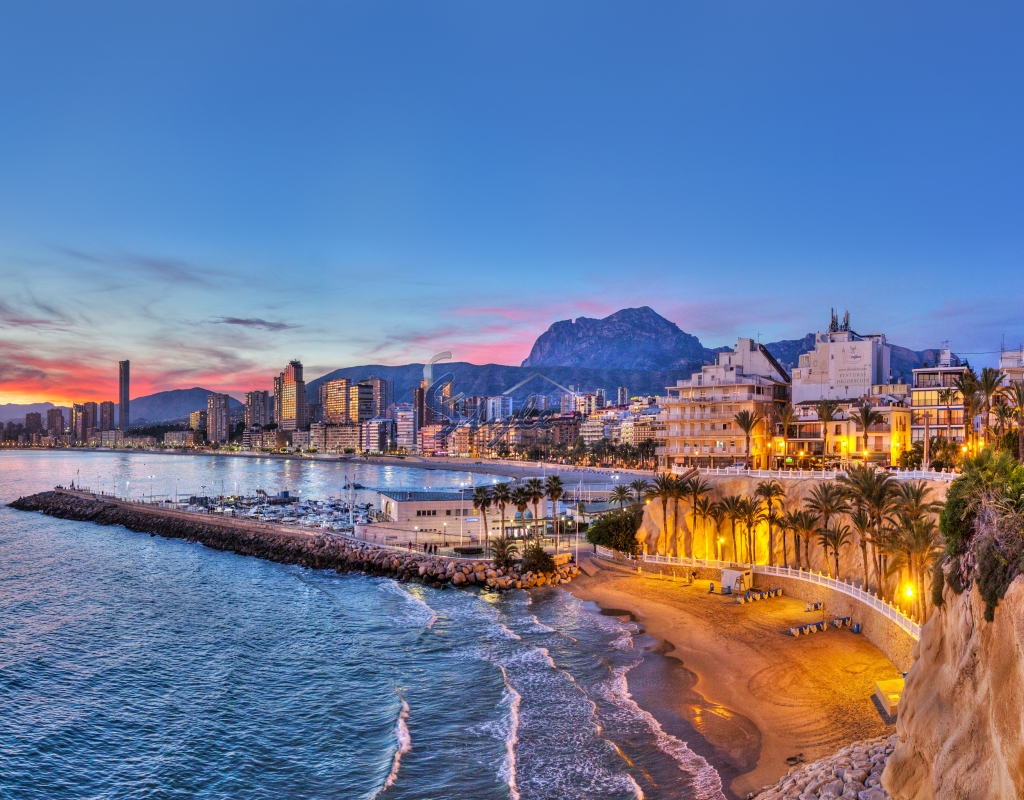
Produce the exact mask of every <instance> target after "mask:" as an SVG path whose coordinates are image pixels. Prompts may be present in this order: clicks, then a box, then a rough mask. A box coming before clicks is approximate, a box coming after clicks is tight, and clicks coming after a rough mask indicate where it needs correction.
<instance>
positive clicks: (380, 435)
mask: <svg viewBox="0 0 1024 800" xmlns="http://www.w3.org/2000/svg"><path fill="white" fill-rule="evenodd" d="M359 429H360V437H359V439H360V445H361V449H362V450H363V451H364V452H369V453H387V452H388V451H390V450H391V448H392V447H393V446H394V442H395V421H394V420H393V419H378V418H375V419H370V420H367V421H366V422H364V423H362V424H361V425H360V426H359Z"/></svg>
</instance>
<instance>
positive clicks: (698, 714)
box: [566, 561, 900, 798]
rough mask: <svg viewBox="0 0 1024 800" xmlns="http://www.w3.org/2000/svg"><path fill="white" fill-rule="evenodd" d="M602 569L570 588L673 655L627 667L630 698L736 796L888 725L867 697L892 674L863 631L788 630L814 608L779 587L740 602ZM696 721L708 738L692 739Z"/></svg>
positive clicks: (698, 587)
mask: <svg viewBox="0 0 1024 800" xmlns="http://www.w3.org/2000/svg"><path fill="white" fill-rule="evenodd" d="M591 564H594V565H595V566H600V567H601V569H600V571H598V572H597V573H596V575H594V576H593V577H585V576H581V577H580V578H579V579H578V580H577V581H576V582H574V583H573V584H572V585H570V586H569V587H566V588H567V591H570V592H572V594H574V595H575V596H577V597H578V598H580V599H581V600H590V601H593V602H596V603H597V604H598V605H600V606H601V607H602V608H603V609H605V610H606V612H605V613H614V614H628V615H630V616H631V618H632V619H634V620H635V621H636V622H637V623H638V624H640V625H641V626H642V627H643V629H644V632H645V633H646V634H648V635H649V636H650V637H653V640H652V641H653V642H655V643H656V644H655V645H654V647H655V648H656V649H657V650H658V651H659V652H661V653H664V654H665V655H666V656H667V658H666V659H664V661H666V662H668V664H671V665H674V666H662V667H659V666H658V663H659V661H660V659H657V658H652V659H650V664H649V665H648V666H647V667H646V668H645V667H644V666H643V665H641V666H640V667H638V668H637V669H635V670H634V672H633V673H631V674H630V675H629V688H630V692H631V693H632V694H633V696H634V698H635V699H636V700H637V702H638V703H639V704H640V705H641V706H642V707H644V708H646V709H647V710H648V711H650V712H651V714H653V716H654V717H655V718H656V719H657V720H658V722H659V723H661V725H662V727H663V728H664V729H665V730H666V732H668V733H671V734H673V735H675V736H677V737H678V738H680V739H682V740H684V741H688V742H689V743H690V746H691V748H692V749H693V750H694V751H695V752H697V753H699V754H701V755H704V757H705V758H707V759H708V761H710V762H711V763H712V764H713V765H714V766H715V767H716V768H717V769H718V770H719V772H720V773H721V774H722V779H723V784H724V785H725V787H726V788H727V790H729V791H730V792H731V794H732V795H733V796H734V797H740V798H743V797H746V796H747V794H748V793H749V792H752V791H756V790H758V789H760V788H761V787H763V786H765V785H767V784H770V783H773V782H775V781H776V780H778V779H779V778H780V777H781V776H782V775H784V774H785V773H786V771H787V769H788V768H789V766H788V765H787V763H786V759H787V758H789V757H792V756H799V757H800V758H801V759H802V760H804V761H813V760H815V759H817V758H821V757H823V756H826V755H830V754H831V753H833V752H834V751H835V750H837V749H838V748H840V747H842V746H843V745H845V744H848V743H849V742H852V741H855V740H859V739H868V738H872V737H876V736H881V735H883V734H886V733H891V732H893V731H894V730H895V726H893V725H888V724H887V723H886V722H885V721H884V720H883V719H882V717H881V715H880V714H879V712H878V710H877V709H876V707H875V705H874V703H873V702H872V700H871V695H872V692H873V691H874V683H875V681H878V680H883V679H888V678H898V677H900V673H899V671H898V670H897V669H896V668H895V667H894V666H893V665H892V663H891V662H890V661H889V660H888V659H887V658H886V657H885V656H884V655H882V653H881V652H880V651H879V650H878V649H877V648H876V647H875V646H874V645H872V644H871V643H870V642H868V641H867V640H866V639H865V638H864V637H863V636H859V635H857V634H854V633H852V632H850V631H849V629H844V630H836V629H834V628H829V629H828V632H826V633H823V634H816V635H814V636H802V637H799V638H793V637H792V636H790V635H789V633H788V631H789V626H790V625H791V624H794V623H800V624H803V623H806V622H808V621H809V620H810V619H811V618H812V617H814V614H809V613H807V612H806V611H805V603H803V602H801V601H798V600H795V599H792V598H787V597H780V598H774V599H771V600H766V601H763V602H759V603H752V604H746V605H740V604H738V603H736V602H735V601H733V600H730V599H727V598H725V597H722V596H719V595H709V594H708V582H707V581H699V582H697V583H695V584H694V585H693V586H685V585H684V584H682V583H675V582H673V581H672V580H671V579H668V580H666V579H658V578H656V577H650V576H638V575H636V574H635V573H631V572H629V571H628V570H627V569H626V568H620V567H614V566H610V565H607V564H605V563H603V562H596V561H591ZM694 733H696V734H697V735H698V736H699V737H700V739H703V740H704V742H706V744H703V743H702V742H700V741H699V740H698V739H697V738H696V737H695V736H694Z"/></svg>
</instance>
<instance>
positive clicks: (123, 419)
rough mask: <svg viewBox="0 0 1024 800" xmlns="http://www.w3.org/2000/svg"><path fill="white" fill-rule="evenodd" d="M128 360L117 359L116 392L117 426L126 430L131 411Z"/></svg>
mask: <svg viewBox="0 0 1024 800" xmlns="http://www.w3.org/2000/svg"><path fill="white" fill-rule="evenodd" d="M128 367H129V362H127V361H119V362H118V371H119V376H118V377H119V380H118V394H117V404H118V405H117V427H118V429H119V430H122V431H127V430H128V427H129V425H130V424H131V413H130V409H129V408H128V404H129V403H128V391H129V382H130V376H129V374H128V373H129V370H128Z"/></svg>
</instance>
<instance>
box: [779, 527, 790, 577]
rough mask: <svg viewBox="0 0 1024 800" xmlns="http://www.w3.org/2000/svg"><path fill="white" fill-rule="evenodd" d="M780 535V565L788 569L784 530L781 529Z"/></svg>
mask: <svg viewBox="0 0 1024 800" xmlns="http://www.w3.org/2000/svg"><path fill="white" fill-rule="evenodd" d="M780 533H781V534H782V565H783V566H784V567H785V568H786V569H789V553H788V552H787V550H786V529H785V528H783V529H782V530H781V531H780Z"/></svg>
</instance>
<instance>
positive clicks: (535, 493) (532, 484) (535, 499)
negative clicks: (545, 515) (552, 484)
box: [525, 478, 544, 546]
mask: <svg viewBox="0 0 1024 800" xmlns="http://www.w3.org/2000/svg"><path fill="white" fill-rule="evenodd" d="M525 488H526V496H527V497H529V498H530V502H531V503H532V504H533V538H534V539H535V540H536V541H537V545H538V546H540V540H541V534H540V528H539V527H538V523H539V521H540V501H541V500H543V499H544V484H543V483H541V480H540V478H530V480H528V481H527V482H526V487H525Z"/></svg>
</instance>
